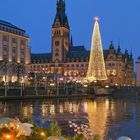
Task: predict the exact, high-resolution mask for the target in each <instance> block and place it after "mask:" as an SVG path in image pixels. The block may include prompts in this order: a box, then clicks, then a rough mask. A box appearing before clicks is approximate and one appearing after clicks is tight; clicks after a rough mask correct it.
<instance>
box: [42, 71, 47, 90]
mask: <svg viewBox="0 0 140 140" xmlns="http://www.w3.org/2000/svg"><path fill="white" fill-rule="evenodd" d="M43 71H44V74H45V84H44V86H45V91H46V90H47V75H46V71H47V68H43Z"/></svg>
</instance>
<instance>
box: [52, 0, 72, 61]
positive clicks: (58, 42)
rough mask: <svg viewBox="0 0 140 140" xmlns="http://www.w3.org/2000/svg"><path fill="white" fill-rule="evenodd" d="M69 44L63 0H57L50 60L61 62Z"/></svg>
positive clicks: (68, 29) (67, 24)
mask: <svg viewBox="0 0 140 140" xmlns="http://www.w3.org/2000/svg"><path fill="white" fill-rule="evenodd" d="M70 46H71V45H70V28H69V23H68V18H67V15H66V13H65V1H64V0H58V1H57V12H56V16H55V19H54V22H53V25H52V62H53V63H63V62H64V61H65V58H66V54H67V52H68V51H69V48H70Z"/></svg>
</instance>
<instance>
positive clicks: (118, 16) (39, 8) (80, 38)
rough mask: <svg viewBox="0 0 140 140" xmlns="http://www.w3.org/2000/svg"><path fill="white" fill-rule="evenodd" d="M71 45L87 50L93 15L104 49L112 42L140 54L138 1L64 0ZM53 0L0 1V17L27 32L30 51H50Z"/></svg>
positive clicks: (54, 0)
mask: <svg viewBox="0 0 140 140" xmlns="http://www.w3.org/2000/svg"><path fill="white" fill-rule="evenodd" d="M65 1H66V13H67V15H68V19H69V24H70V28H71V33H72V36H73V42H74V45H85V47H86V48H87V49H90V44H91V36H92V30H93V24H94V17H95V16H99V18H100V20H99V24H100V31H101V35H102V41H103V48H104V49H106V48H108V46H109V43H110V41H114V44H115V46H116V47H117V46H118V42H119V41H120V44H121V47H122V50H125V48H127V49H128V50H129V51H130V50H131V49H132V50H133V52H134V57H135V60H136V58H137V57H138V56H140V14H139V13H140V0H65ZM55 13H56V0H1V4H0V19H1V20H5V21H8V22H10V23H12V24H14V25H16V26H18V27H20V28H23V29H25V30H26V31H27V33H28V34H29V36H30V39H31V41H30V45H31V46H32V52H33V53H44V52H50V51H51V26H52V23H53V20H54V17H55Z"/></svg>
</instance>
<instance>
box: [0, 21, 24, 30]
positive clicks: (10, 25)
mask: <svg viewBox="0 0 140 140" xmlns="http://www.w3.org/2000/svg"><path fill="white" fill-rule="evenodd" d="M0 24H2V25H5V26H8V27H11V28H15V29H18V30H21V31H23V32H25V30H23V29H21V28H19V27H17V26H15V25H13V24H11V23H9V22H6V21H3V20H0Z"/></svg>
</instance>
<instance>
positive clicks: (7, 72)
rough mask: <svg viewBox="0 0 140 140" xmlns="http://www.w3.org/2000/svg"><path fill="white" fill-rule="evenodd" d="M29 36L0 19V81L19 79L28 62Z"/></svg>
mask: <svg viewBox="0 0 140 140" xmlns="http://www.w3.org/2000/svg"><path fill="white" fill-rule="evenodd" d="M28 42H29V37H28V36H26V34H25V31H24V30H23V29H20V28H18V27H16V26H14V25H12V24H11V23H8V22H5V21H2V20H0V81H7V82H9V81H11V82H15V81H17V80H20V79H19V78H20V77H21V73H22V75H23V73H24V72H25V67H26V65H28V64H30V47H29V46H28Z"/></svg>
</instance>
